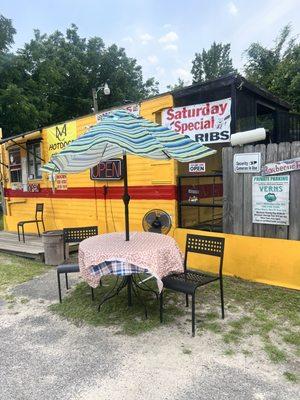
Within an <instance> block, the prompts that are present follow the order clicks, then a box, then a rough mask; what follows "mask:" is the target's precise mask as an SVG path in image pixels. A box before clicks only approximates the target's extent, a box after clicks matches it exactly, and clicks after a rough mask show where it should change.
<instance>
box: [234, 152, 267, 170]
mask: <svg viewBox="0 0 300 400" xmlns="http://www.w3.org/2000/svg"><path fill="white" fill-rule="evenodd" d="M260 169H261V154H260V153H238V154H235V155H234V157H233V170H234V172H235V173H236V174H247V173H248V174H249V173H256V172H260Z"/></svg>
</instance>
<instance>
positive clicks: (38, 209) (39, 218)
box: [17, 203, 45, 243]
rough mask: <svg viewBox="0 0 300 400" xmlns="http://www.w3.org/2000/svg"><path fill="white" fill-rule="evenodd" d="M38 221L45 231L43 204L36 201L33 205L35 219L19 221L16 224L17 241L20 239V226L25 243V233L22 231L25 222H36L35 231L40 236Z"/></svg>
mask: <svg viewBox="0 0 300 400" xmlns="http://www.w3.org/2000/svg"><path fill="white" fill-rule="evenodd" d="M39 222H41V223H42V225H43V229H44V232H45V224H44V204H43V203H38V204H36V206H35V219H31V220H28V221H20V222H18V224H17V229H18V239H19V242H20V240H21V238H20V228H22V235H23V243H25V233H24V225H26V224H36V227H37V231H38V234H39V236H41V234H40V229H39Z"/></svg>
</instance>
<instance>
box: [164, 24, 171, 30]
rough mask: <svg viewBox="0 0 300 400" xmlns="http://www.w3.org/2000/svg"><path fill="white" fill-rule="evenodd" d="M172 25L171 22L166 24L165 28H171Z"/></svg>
mask: <svg viewBox="0 0 300 400" xmlns="http://www.w3.org/2000/svg"><path fill="white" fill-rule="evenodd" d="M171 26H172V25H171V24H164V26H163V28H164V29H170V28H171Z"/></svg>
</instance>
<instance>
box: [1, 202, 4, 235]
mask: <svg viewBox="0 0 300 400" xmlns="http://www.w3.org/2000/svg"><path fill="white" fill-rule="evenodd" d="M0 201H1V198H0ZM3 225H4V223H3V214H0V231H3Z"/></svg>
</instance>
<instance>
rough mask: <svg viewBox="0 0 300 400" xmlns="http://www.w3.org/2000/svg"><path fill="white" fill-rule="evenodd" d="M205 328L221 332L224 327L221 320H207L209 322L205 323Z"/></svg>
mask: <svg viewBox="0 0 300 400" xmlns="http://www.w3.org/2000/svg"><path fill="white" fill-rule="evenodd" d="M203 328H204V329H208V330H209V331H211V332H214V333H221V332H222V327H221V325H220V323H219V322H207V323H204V325H203Z"/></svg>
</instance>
